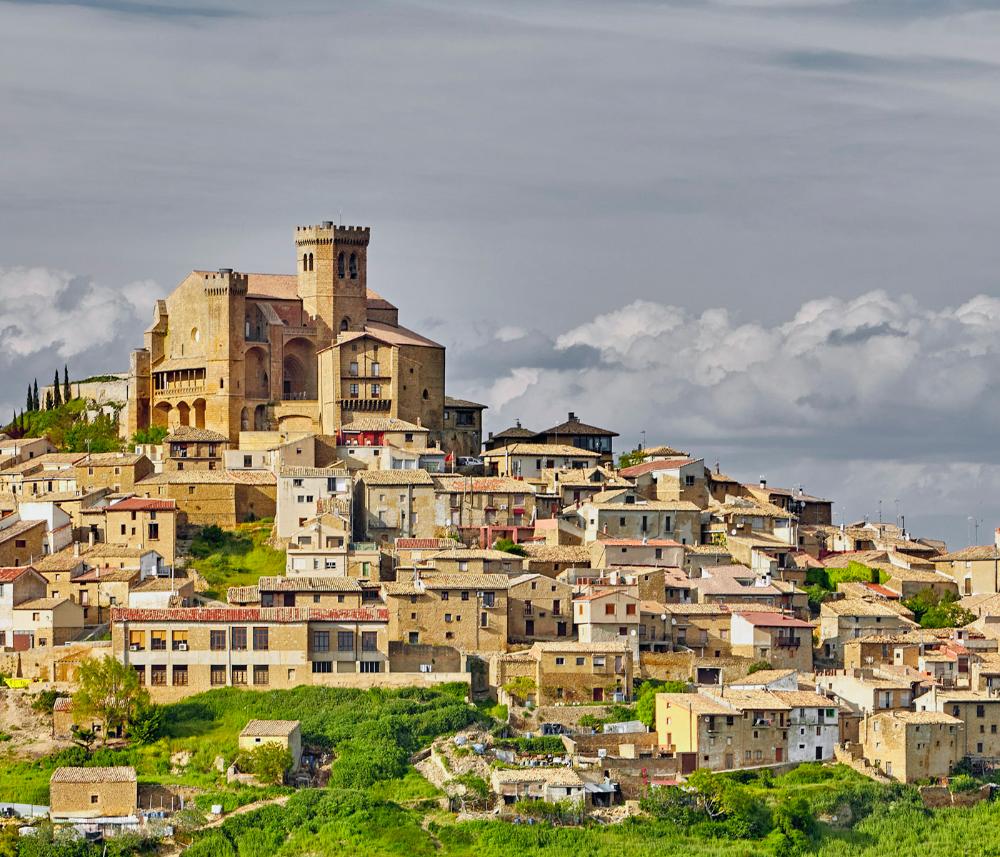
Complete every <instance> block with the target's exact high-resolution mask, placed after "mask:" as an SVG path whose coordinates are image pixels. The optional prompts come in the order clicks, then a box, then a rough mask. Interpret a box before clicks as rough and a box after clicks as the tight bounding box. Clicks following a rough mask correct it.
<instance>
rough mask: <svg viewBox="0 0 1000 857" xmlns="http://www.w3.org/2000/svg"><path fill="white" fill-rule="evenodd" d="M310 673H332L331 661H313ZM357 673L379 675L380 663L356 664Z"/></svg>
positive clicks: (365, 662)
mask: <svg viewBox="0 0 1000 857" xmlns="http://www.w3.org/2000/svg"><path fill="white" fill-rule="evenodd" d="M312 671H313V672H314V673H332V672H333V661H313V662H312ZM358 671H359V672H363V673H380V672H382V662H381V661H360V662H359V663H358Z"/></svg>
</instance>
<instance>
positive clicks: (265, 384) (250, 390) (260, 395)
mask: <svg viewBox="0 0 1000 857" xmlns="http://www.w3.org/2000/svg"><path fill="white" fill-rule="evenodd" d="M267 366H268V360H267V352H266V351H265V350H264V349H263V348H258V347H257V346H254V347H253V348H248V349H247V353H246V356H245V357H244V359H243V374H244V377H243V386H244V388H245V389H246V397H247V398H248V399H270V398H271V382H270V379H269V378H268V375H267Z"/></svg>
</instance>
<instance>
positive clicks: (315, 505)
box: [274, 467, 352, 539]
mask: <svg viewBox="0 0 1000 857" xmlns="http://www.w3.org/2000/svg"><path fill="white" fill-rule="evenodd" d="M351 490H352V484H351V476H350V473H348V471H347V470H344V469H339V468H324V467H282V468H281V470H280V471H279V473H278V498H277V513H276V515H275V519H274V523H275V527H276V530H277V533H278V537H279V538H282V539H287V538H290V537H291V536H292V534H293V533H294V532H295V531H296V530H298V529H300V528H301V527H303V526H305V523H306V521H308V520H310V519H312V518H315V517H316V516H317V515H318V514H319V513H320V512H321V511H322V510H323V509H324V508H334V509H337V510H338V511H339V512H340V513H341V514H342V515H344V516H345V517H347V518H348V519H349V518H350V508H351ZM337 500H340V501H341V503H336V502H335V501H337ZM330 501H334V502H332V503H331V502H330Z"/></svg>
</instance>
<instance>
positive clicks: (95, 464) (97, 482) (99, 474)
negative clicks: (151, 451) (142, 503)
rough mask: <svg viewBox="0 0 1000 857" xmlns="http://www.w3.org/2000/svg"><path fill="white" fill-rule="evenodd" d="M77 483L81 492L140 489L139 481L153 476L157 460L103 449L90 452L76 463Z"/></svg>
mask: <svg viewBox="0 0 1000 857" xmlns="http://www.w3.org/2000/svg"><path fill="white" fill-rule="evenodd" d="M74 469H75V470H76V485H77V488H79V489H80V490H81V491H95V490H98V489H100V488H107V489H108V490H110V491H113V492H115V493H129V492H134V491H135V490H136V483H138V482H140V481H141V480H143V479H145V478H146V477H147V476H151V475H152V473H153V470H154V468H153V462H152V461H150V460H149V459H148V458H147V457H146V456H145V455H138V454H136V453H132V452H101V453H93V454H92V455H87V456H85V457H84V458H82V459H80V460H79V461H77V462H76V464H75V465H74Z"/></svg>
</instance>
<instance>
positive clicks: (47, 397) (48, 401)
mask: <svg viewBox="0 0 1000 857" xmlns="http://www.w3.org/2000/svg"><path fill="white" fill-rule="evenodd" d="M45 410H47V411H51V410H52V391H51V390H46V391H45Z"/></svg>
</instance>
